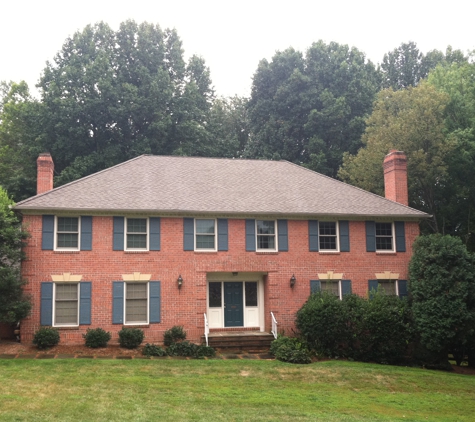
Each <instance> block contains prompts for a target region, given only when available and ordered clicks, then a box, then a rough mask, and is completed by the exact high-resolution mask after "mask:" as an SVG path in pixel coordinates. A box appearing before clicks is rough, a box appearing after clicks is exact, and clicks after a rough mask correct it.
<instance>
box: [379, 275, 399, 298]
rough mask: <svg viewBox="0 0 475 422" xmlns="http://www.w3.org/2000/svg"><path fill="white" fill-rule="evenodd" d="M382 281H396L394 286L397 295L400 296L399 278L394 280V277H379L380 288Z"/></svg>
mask: <svg viewBox="0 0 475 422" xmlns="http://www.w3.org/2000/svg"><path fill="white" fill-rule="evenodd" d="M381 282H393V283H394V286H395V289H394V290H395V292H396V293H395V295H396V296H397V297H399V280H393V279H386V278H381V279H378V289H379V287H380V286H379V283H381Z"/></svg>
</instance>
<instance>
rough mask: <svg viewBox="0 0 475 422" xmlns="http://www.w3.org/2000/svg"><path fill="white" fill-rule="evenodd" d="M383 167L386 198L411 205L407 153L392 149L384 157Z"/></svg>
mask: <svg viewBox="0 0 475 422" xmlns="http://www.w3.org/2000/svg"><path fill="white" fill-rule="evenodd" d="M383 168H384V191H385V196H386V198H387V199H390V200H391V201H395V202H399V203H400V204H403V205H409V199H408V194H407V157H406V154H404V152H402V151H397V150H395V149H392V150H391V151H389V154H388V155H386V157H385V158H384V164H383Z"/></svg>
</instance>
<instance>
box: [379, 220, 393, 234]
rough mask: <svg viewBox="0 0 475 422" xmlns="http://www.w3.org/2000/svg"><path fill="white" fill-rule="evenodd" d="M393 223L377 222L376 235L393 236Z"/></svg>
mask: <svg viewBox="0 0 475 422" xmlns="http://www.w3.org/2000/svg"><path fill="white" fill-rule="evenodd" d="M392 235H393V231H392V224H391V223H376V236H392Z"/></svg>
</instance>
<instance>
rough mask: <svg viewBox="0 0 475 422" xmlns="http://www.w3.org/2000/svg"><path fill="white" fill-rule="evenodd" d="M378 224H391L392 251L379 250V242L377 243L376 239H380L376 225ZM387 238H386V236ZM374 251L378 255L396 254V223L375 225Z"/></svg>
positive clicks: (388, 222)
mask: <svg viewBox="0 0 475 422" xmlns="http://www.w3.org/2000/svg"><path fill="white" fill-rule="evenodd" d="M378 223H387V224H391V246H392V248H391V249H378V248H377V244H378V243H377V242H376V238H377V237H378V236H377V235H376V224H378ZM379 237H381V236H379ZM384 237H386V236H384ZM374 249H375V250H376V252H377V253H394V252H396V228H395V225H394V221H376V222H375V224H374Z"/></svg>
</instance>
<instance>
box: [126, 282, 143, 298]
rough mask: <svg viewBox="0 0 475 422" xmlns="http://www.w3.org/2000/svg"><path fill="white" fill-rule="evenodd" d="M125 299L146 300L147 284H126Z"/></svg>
mask: <svg viewBox="0 0 475 422" xmlns="http://www.w3.org/2000/svg"><path fill="white" fill-rule="evenodd" d="M126 286H127V292H126V297H127V299H147V284H146V283H126Z"/></svg>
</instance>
